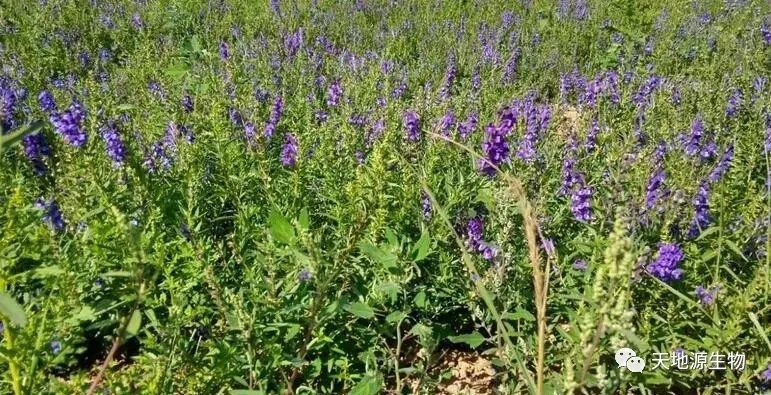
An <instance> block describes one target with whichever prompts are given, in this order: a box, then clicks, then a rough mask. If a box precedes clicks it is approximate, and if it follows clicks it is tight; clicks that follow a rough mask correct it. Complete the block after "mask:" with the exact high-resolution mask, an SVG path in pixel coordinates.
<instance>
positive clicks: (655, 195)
mask: <svg viewBox="0 0 771 395" xmlns="http://www.w3.org/2000/svg"><path fill="white" fill-rule="evenodd" d="M665 180H666V172H664V169H662V168H661V167H659V168H657V169H656V170H655V171H654V172H653V175H651V178H650V179H648V186H646V187H645V208H646V209H647V210H652V209H653V208H655V207H656V204H657V203H658V202H659V201H661V199H662V198H664V197H665V196H666V195H667V194H668V191H667V189H666V188H665V187H664V181H665Z"/></svg>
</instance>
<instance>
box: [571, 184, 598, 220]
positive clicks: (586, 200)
mask: <svg viewBox="0 0 771 395" xmlns="http://www.w3.org/2000/svg"><path fill="white" fill-rule="evenodd" d="M570 211H572V212H573V216H574V217H575V218H576V220H578V221H581V222H589V221H591V220H592V219H594V216H593V215H592V189H591V188H590V187H588V186H583V187H582V188H578V189H576V190H574V191H573V193H572V195H571V197H570Z"/></svg>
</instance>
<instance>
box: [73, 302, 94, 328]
mask: <svg viewBox="0 0 771 395" xmlns="http://www.w3.org/2000/svg"><path fill="white" fill-rule="evenodd" d="M95 319H96V311H94V309H93V308H91V306H83V307H81V308H80V311H78V313H77V314H75V315H73V316H72V317H70V318H69V319H67V322H68V323H70V324H72V325H78V324H80V323H81V322H88V321H93V320H95Z"/></svg>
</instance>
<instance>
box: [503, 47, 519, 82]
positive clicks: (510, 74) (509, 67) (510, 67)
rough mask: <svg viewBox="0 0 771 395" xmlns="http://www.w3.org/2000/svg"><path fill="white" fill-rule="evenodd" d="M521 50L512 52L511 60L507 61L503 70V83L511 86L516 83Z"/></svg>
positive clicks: (517, 49)
mask: <svg viewBox="0 0 771 395" xmlns="http://www.w3.org/2000/svg"><path fill="white" fill-rule="evenodd" d="M519 55H520V49H519V48H516V49H514V51H512V53H511V56H510V57H509V60H508V61H506V66H505V67H504V69H503V83H504V84H511V83H513V82H514V78H516V75H517V62H518V61H519Z"/></svg>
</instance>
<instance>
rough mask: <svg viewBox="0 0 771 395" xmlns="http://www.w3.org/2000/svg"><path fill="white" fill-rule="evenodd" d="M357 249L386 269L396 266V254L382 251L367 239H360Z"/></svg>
mask: <svg viewBox="0 0 771 395" xmlns="http://www.w3.org/2000/svg"><path fill="white" fill-rule="evenodd" d="M359 250H360V251H361V252H362V253H364V254H365V255H366V256H367V257H369V259H371V260H373V261H375V262H377V263H379V264H381V265H382V266H383V267H384V268H386V269H390V268H394V267H396V261H397V260H398V257H397V256H396V255H394V254H392V253H390V252H388V251H384V250H383V249H381V248H379V247H378V246H376V245H374V244H372V243H371V242H369V241H367V240H362V241H361V242H360V243H359Z"/></svg>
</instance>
